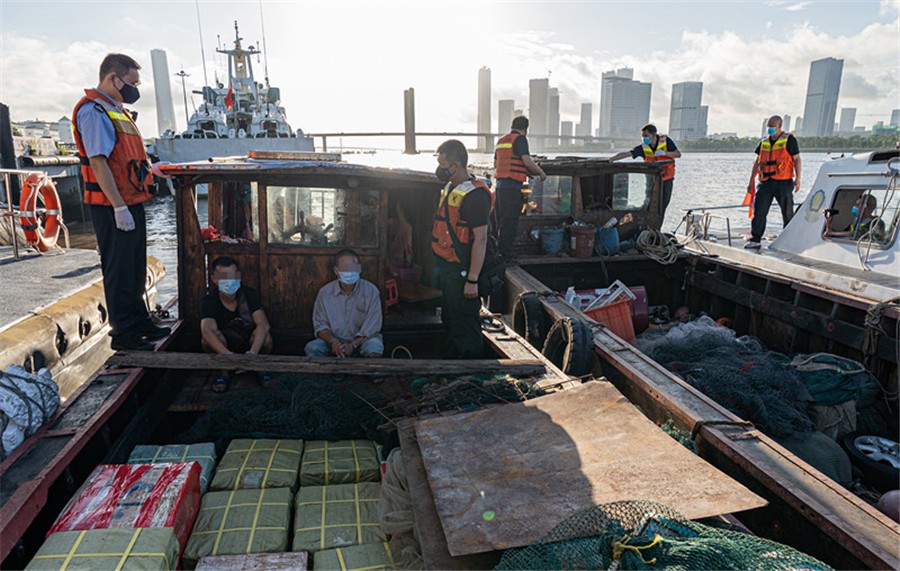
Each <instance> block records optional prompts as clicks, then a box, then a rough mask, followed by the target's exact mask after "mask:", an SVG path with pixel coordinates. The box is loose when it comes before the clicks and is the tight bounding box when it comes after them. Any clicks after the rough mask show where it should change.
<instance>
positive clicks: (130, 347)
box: [109, 333, 156, 351]
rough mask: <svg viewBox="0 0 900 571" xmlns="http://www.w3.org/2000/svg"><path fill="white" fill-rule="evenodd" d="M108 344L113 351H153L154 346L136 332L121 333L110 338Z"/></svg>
mask: <svg viewBox="0 0 900 571" xmlns="http://www.w3.org/2000/svg"><path fill="white" fill-rule="evenodd" d="M109 346H110V347H111V348H112V349H113V350H115V351H123V350H124V351H153V350H154V349H155V348H156V347H154V346H153V345H151V344H150V343H147V342H146V341H144V340H143V339H141V337H140V335H138V334H136V333H123V334H122V335H116V336H115V337H113V338H112V341H111V342H110V344H109Z"/></svg>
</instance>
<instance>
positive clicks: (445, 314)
mask: <svg viewBox="0 0 900 571" xmlns="http://www.w3.org/2000/svg"><path fill="white" fill-rule="evenodd" d="M468 163H469V153H468V152H467V151H466V147H465V146H464V145H463V144H462V143H461V142H459V141H457V140H455V139H450V140H448V141H445V142H443V143H442V144H441V146H440V147H438V167H437V170H436V171H435V175H437V177H438V179H440V180H441V182H443V183H445V186H444V188H443V190H442V191H441V197H440V200H439V201H438V207H437V212H436V213H435V215H434V226H433V227H432V234H431V249H432V251H433V252H434V254H435V257H436V261H437V270H438V272H439V274H438V276H439V278H438V279H439V284H440V288H441V291H442V293H443V298H442V300H441V321H443V323H444V326H445V327H446V328H447V330H448V334H449V341H450V343H449V344H448V354H447V355H446V357H448V358H451V359H477V358H479V357H481V354H482V338H481V321H480V318H479V312H480V311H481V299H480V298H479V297H478V277H479V276H480V274H481V269H482V266H483V265H484V256H485V251H486V250H487V240H488V222H489V220H490V213H491V207H492V204H491V202H492V200H493V199H492V196H491V191H490V189H489V188H488V186H487V184H486V183H485V182H484V181H482V180H479V179H476V178H475V177H473V176H471V175H469V171H468V169H467V165H468Z"/></svg>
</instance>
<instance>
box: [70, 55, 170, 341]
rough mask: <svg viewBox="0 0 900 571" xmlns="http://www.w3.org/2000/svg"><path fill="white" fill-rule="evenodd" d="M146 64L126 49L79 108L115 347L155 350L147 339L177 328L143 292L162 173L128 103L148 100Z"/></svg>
mask: <svg viewBox="0 0 900 571" xmlns="http://www.w3.org/2000/svg"><path fill="white" fill-rule="evenodd" d="M140 68H141V66H140V65H138V63H137V62H136V61H134V60H133V59H132V58H130V57H128V56H127V55H124V54H109V55H107V56H106V57H105V58H104V59H103V62H102V63H101V64H100V83H99V84H98V85H97V87H96V88H94V89H85V91H84V94H85V95H84V97H83V98H81V100H80V101H79V102H78V104H77V105H76V106H75V110H74V111H73V113H72V127H73V131H74V134H75V143H76V144H77V146H78V155H79V158H80V159H81V176H82V178H83V179H84V202H85V204H87V205H89V207H90V213H91V220H92V221H93V224H94V234H95V235H96V237H97V246H98V248H99V250H100V266H101V269H102V271H103V288H104V290H105V293H106V306H107V308H108V310H109V322H110V324H111V325H112V331H111V332H110V335H111V336H112V343H111V346H112V348H113V349H116V350H119V349H131V350H143V351H146V350H152V349H153V346H152V345H151V344H150V343H148V342H147V341H152V340H154V339H160V338H162V337H164V336H166V335H168V333H169V332H170V330H169V328H168V327H158V326H156V325H154V324H153V322H152V321H151V320H150V315H149V313H148V312H147V306H146V305H145V303H144V299H143V293H144V285H145V282H146V275H147V220H146V217H145V215H144V204H143V203H144V202H146V201H147V200H150V199H151V198H152V194H151V192H150V191H151V188H152V185H153V176H152V174H151V171H152V172H153V173H154V174H157V175H159V176H162V174H161V173H160V172H159V169H158V168H156V167H155V166H154V167H151V166H150V162H149V160H148V159H147V153H146V151H145V150H144V143H143V140H142V139H141V134H140V132H139V131H138V128H137V125H136V124H135V122H134V119H133V117H132V116H131V114H129V112H128V111H126V110H125V109H124V108H123V107H122V105H123V103H124V104H129V105H130V104H132V103H134V102H135V101H137V100H138V97H140V92H139V90H138V87H137V86H138V85H139V84H140V79H141V77H140V72H139V71H138V70H139V69H140Z"/></svg>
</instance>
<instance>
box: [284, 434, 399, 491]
mask: <svg viewBox="0 0 900 571" xmlns="http://www.w3.org/2000/svg"><path fill="white" fill-rule="evenodd" d="M380 479H381V465H380V463H379V462H378V456H377V454H376V452H375V443H374V442H372V441H371V440H338V441H337V442H328V441H326V440H312V441H309V442H307V443H306V448H305V449H304V451H303V462H302V463H301V464H300V485H301V486H310V485H316V486H318V485H325V484H351V483H354V482H377V481H379V480H380Z"/></svg>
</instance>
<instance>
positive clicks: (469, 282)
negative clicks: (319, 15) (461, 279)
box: [466, 278, 478, 285]
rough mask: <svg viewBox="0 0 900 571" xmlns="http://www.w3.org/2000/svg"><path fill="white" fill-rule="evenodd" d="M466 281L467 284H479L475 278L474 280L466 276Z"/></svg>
mask: <svg viewBox="0 0 900 571" xmlns="http://www.w3.org/2000/svg"><path fill="white" fill-rule="evenodd" d="M466 283H467V284H476V285H477V284H478V280H474V281H473V280H470V279H469V278H466Z"/></svg>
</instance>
